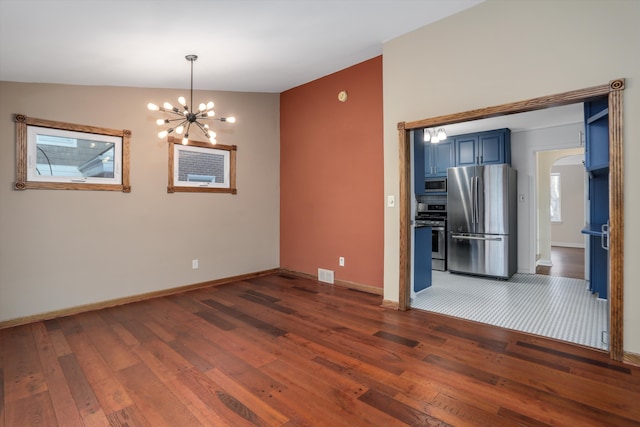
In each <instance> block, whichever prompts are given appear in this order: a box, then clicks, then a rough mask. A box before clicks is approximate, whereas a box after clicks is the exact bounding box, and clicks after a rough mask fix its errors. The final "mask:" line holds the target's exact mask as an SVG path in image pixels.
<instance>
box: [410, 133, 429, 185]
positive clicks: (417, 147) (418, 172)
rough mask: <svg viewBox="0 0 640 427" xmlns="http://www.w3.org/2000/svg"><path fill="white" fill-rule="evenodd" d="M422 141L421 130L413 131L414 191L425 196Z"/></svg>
mask: <svg viewBox="0 0 640 427" xmlns="http://www.w3.org/2000/svg"><path fill="white" fill-rule="evenodd" d="M424 144H425V143H424V141H423V140H422V129H416V130H414V131H413V179H414V189H415V193H416V194H417V195H422V194H426V192H425V190H424V176H425V169H426V168H425V165H424V157H425V154H424V148H425V146H424Z"/></svg>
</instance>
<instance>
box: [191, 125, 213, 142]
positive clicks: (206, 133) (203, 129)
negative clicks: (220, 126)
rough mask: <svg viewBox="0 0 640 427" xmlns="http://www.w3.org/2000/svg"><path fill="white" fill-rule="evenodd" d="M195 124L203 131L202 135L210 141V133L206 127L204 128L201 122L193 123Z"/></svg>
mask: <svg viewBox="0 0 640 427" xmlns="http://www.w3.org/2000/svg"><path fill="white" fill-rule="evenodd" d="M193 123H195V124H197V125H198V127H199V128H200V130H201V131H202V133H204V136H206V137H207V139H209V132H207V130H206V129H205V128H204V126H202V125H201V124H200V123H199V122H193Z"/></svg>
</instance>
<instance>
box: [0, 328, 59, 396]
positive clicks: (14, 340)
mask: <svg viewBox="0 0 640 427" xmlns="http://www.w3.org/2000/svg"><path fill="white" fill-rule="evenodd" d="M3 332H4V333H3V335H4V340H3V341H4V360H3V363H4V377H5V381H4V385H5V390H4V395H5V400H6V402H5V403H7V402H10V401H12V400H19V399H23V398H28V397H30V396H33V395H36V394H40V393H43V392H46V391H47V390H48V387H47V382H46V379H45V377H44V373H43V372H42V365H41V364H40V358H39V357H38V350H37V347H36V344H35V342H34V340H33V333H32V331H31V326H30V325H22V326H17V327H15V328H9V329H6V330H4V331H3Z"/></svg>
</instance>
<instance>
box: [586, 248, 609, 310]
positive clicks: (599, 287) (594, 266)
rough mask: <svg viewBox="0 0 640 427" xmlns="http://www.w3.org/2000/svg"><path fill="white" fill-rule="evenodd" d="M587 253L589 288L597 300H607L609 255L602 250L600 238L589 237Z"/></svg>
mask: <svg viewBox="0 0 640 427" xmlns="http://www.w3.org/2000/svg"><path fill="white" fill-rule="evenodd" d="M589 240H590V242H589V243H590V246H591V248H590V252H589V258H590V259H589V274H590V275H591V277H590V280H589V288H590V290H591V292H592V293H594V294H598V298H602V299H608V298H609V295H608V285H607V283H608V279H609V278H608V276H609V268H608V263H609V253H608V252H607V251H606V250H605V249H603V248H602V245H601V243H602V238H601V237H599V236H590V239H589Z"/></svg>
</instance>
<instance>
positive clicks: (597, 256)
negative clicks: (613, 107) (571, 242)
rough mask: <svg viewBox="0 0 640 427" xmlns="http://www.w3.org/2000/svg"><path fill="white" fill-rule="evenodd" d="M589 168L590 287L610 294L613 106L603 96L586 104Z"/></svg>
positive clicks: (603, 294)
mask: <svg viewBox="0 0 640 427" xmlns="http://www.w3.org/2000/svg"><path fill="white" fill-rule="evenodd" d="M584 117H585V162H584V165H585V169H586V170H587V172H588V174H589V181H588V185H589V190H588V194H589V223H588V224H587V225H586V226H585V228H584V229H583V230H582V233H583V234H586V235H588V236H589V254H588V256H589V289H590V290H591V292H592V293H594V294H596V293H597V294H598V298H602V299H607V298H608V296H609V286H608V283H609V252H608V250H607V249H605V248H604V247H603V246H606V245H608V236H604V233H603V231H602V227H603V225H608V221H609V110H608V99H607V97H603V98H600V99H597V100H594V101H591V102H585V104H584Z"/></svg>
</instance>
